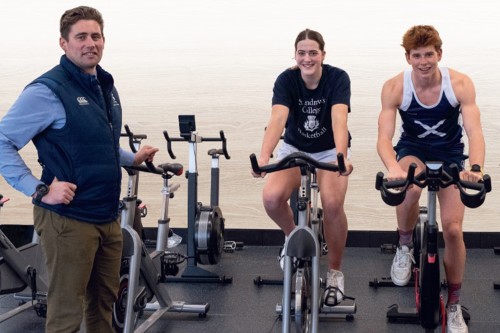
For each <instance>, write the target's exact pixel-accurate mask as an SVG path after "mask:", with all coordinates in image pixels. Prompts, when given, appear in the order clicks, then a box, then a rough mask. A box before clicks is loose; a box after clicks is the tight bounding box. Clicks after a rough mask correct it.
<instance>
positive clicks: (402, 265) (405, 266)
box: [391, 245, 415, 287]
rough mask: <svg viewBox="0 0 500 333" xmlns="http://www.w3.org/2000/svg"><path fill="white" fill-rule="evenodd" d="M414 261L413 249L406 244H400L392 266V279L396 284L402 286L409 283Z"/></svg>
mask: <svg viewBox="0 0 500 333" xmlns="http://www.w3.org/2000/svg"><path fill="white" fill-rule="evenodd" d="M414 263H415V259H414V258H413V249H410V248H408V246H406V245H400V246H398V248H397V250H396V255H395V256H394V260H393V261H392V267H391V279H392V282H393V283H394V284H395V285H396V286H401V287H402V286H406V285H407V284H408V281H410V279H411V272H412V265H413V264H414Z"/></svg>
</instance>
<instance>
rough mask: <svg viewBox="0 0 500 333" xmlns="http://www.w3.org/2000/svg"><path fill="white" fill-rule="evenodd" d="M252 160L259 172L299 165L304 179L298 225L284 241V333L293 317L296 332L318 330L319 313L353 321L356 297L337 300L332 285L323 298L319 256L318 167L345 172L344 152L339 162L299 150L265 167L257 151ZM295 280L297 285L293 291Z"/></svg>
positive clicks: (278, 308) (281, 308)
mask: <svg viewBox="0 0 500 333" xmlns="http://www.w3.org/2000/svg"><path fill="white" fill-rule="evenodd" d="M250 161H251V164H252V169H253V171H254V172H255V173H257V174H261V173H271V172H276V171H280V170H285V169H290V168H296V167H298V168H300V174H301V182H300V188H299V190H298V198H297V210H296V212H297V215H298V216H297V223H298V225H297V227H296V228H295V229H294V230H293V231H292V232H291V233H290V235H289V237H288V238H287V240H286V242H285V248H284V255H285V257H284V269H283V271H284V273H283V275H284V279H283V299H282V304H278V305H277V306H276V312H277V313H278V314H279V315H281V317H282V332H283V333H288V332H290V329H291V319H292V318H293V319H294V324H295V328H296V331H297V332H311V333H316V332H318V323H319V318H320V316H322V317H333V316H339V315H340V316H343V317H345V318H346V319H347V320H352V319H353V314H354V313H355V312H356V304H355V302H354V299H353V298H351V297H348V296H345V295H344V299H343V300H342V301H337V299H336V294H337V290H330V289H329V288H326V289H325V290H324V291H323V293H322V295H323V297H320V289H321V287H322V286H321V285H322V281H321V279H320V276H319V257H320V255H321V254H322V253H323V251H322V246H321V237H322V234H321V232H320V230H321V228H322V222H323V219H322V214H321V213H320V212H319V211H320V209H319V208H318V204H317V202H318V200H317V199H318V191H319V187H318V183H317V179H316V170H317V169H321V170H326V171H332V172H339V171H340V172H342V171H344V170H345V164H344V158H343V155H342V154H338V156H337V161H338V162H337V163H338V165H335V164H331V163H322V162H318V161H316V160H314V159H313V158H311V157H309V156H308V155H305V154H303V153H300V152H297V153H292V154H290V155H288V156H287V157H285V158H283V159H282V160H280V161H279V162H277V163H275V164H268V165H266V166H259V165H258V162H257V158H256V156H255V154H252V155H250ZM294 278H295V281H293V279H294ZM293 282H295V284H294V285H295V288H294V290H293V291H292V286H293ZM332 295H333V297H332ZM332 299H334V300H333V301H331V300H332Z"/></svg>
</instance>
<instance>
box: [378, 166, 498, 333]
mask: <svg viewBox="0 0 500 333" xmlns="http://www.w3.org/2000/svg"><path fill="white" fill-rule="evenodd" d="M425 167H426V168H425V170H424V171H422V172H421V173H419V174H418V175H416V176H415V170H416V168H417V166H416V164H414V163H412V164H411V165H410V167H409V168H408V174H407V177H406V179H403V180H395V181H388V180H386V179H384V174H383V173H382V172H379V173H378V174H377V178H376V182H375V188H376V189H377V190H379V191H380V193H381V196H382V200H383V201H384V202H385V203H386V204H388V205H390V206H397V205H400V204H401V203H402V202H403V201H404V199H405V196H406V190H407V189H408V188H409V187H410V186H412V185H415V186H418V187H420V188H427V207H423V209H421V210H420V216H419V222H418V223H417V225H416V227H415V229H414V237H413V241H414V257H415V269H414V272H415V299H416V309H411V310H410V311H400V309H399V308H398V306H397V305H393V306H391V307H390V309H389V311H388V312H387V318H388V319H389V321H390V322H396V321H417V322H419V323H420V324H421V326H422V327H423V328H425V329H426V330H428V331H431V332H432V331H434V329H435V328H436V327H437V326H438V325H439V322H440V318H441V321H442V323H443V325H442V326H443V327H445V325H444V323H445V317H446V316H445V307H444V301H443V298H442V297H441V295H440V289H441V284H440V266H439V253H438V249H439V242H438V240H439V237H438V236H439V227H438V224H437V221H436V197H437V193H438V192H439V189H440V188H446V187H449V186H452V185H453V186H456V187H457V188H458V190H459V191H460V199H461V200H462V202H463V203H464V205H465V206H467V207H469V208H477V207H479V206H481V205H482V204H483V202H484V200H485V198H486V193H487V192H490V191H491V179H490V177H489V175H484V176H483V181H482V182H479V183H475V182H467V181H463V180H461V179H460V175H459V169H458V167H457V165H456V164H453V165H451V166H450V168H451V175H450V174H448V173H447V172H446V171H444V169H443V163H442V162H427V163H426V164H425ZM394 189H397V190H394ZM467 189H469V190H472V192H470V191H467ZM463 314H464V319H465V320H466V321H468V320H469V318H470V316H469V314H468V313H467V312H466V311H465V309H463Z"/></svg>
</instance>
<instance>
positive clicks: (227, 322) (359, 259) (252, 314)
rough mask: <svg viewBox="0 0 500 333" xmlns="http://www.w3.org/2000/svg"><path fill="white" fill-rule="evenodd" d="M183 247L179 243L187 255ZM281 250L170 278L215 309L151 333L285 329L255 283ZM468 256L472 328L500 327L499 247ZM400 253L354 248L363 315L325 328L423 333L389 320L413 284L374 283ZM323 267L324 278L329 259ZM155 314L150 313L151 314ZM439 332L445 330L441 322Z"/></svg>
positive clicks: (272, 269)
mask: <svg viewBox="0 0 500 333" xmlns="http://www.w3.org/2000/svg"><path fill="white" fill-rule="evenodd" d="M183 247H184V245H181V246H179V248H180V250H181V252H182V251H183V250H184V249H183ZM278 251H279V246H255V245H252V246H244V247H243V248H242V249H241V250H238V251H235V252H233V253H224V254H223V256H222V260H221V261H220V262H219V264H217V265H215V266H203V267H204V268H206V269H207V270H210V271H212V272H215V273H217V274H219V275H220V276H226V277H232V279H233V280H232V283H231V284H224V285H223V284H213V283H184V282H183V283H173V282H171V283H169V287H170V288H169V291H170V294H171V297H172V299H173V300H175V301H186V302H189V303H209V304H210V311H209V312H208V315H207V316H206V317H205V318H199V317H198V316H197V315H194V314H184V313H167V314H165V315H164V316H163V317H162V318H161V319H160V320H159V321H158V322H157V323H156V324H155V325H154V326H153V327H152V328H151V329H150V330H148V332H151V333H160V332H161V333H168V332H178V333H192V332H204V333H215V332H217V333H219V332H231V333H232V332H238V333H239V332H242V333H246V332H249V333H254V332H255V333H268V332H269V333H271V332H281V321H280V320H279V319H278V316H277V315H276V312H275V307H276V304H277V303H278V302H280V299H281V286H278V285H263V286H256V285H255V284H254V279H255V278H256V277H257V276H261V277H262V278H264V279H281V278H282V273H281V270H280V268H279V265H278V262H277V260H276V257H277V254H278ZM182 253H184V252H182ZM467 255H468V257H467V267H466V272H465V278H464V282H463V290H462V297H461V299H462V303H463V304H462V305H464V306H465V307H467V308H468V309H469V313H470V316H471V320H470V322H469V329H470V332H483V333H490V332H491V333H493V332H500V316H498V313H499V309H500V290H494V288H493V283H494V282H500V256H496V255H495V253H494V251H493V249H492V248H489V249H485V248H482V249H481V248H472V249H469V248H468V249H467ZM392 258H393V255H392V254H388V253H383V252H382V251H381V250H380V247H347V248H346V252H345V259H344V267H343V271H344V274H345V276H346V281H345V292H346V294H347V295H349V296H352V297H355V298H356V304H357V312H356V313H355V314H354V320H353V321H350V322H349V321H346V320H344V319H343V318H342V319H339V318H337V319H331V318H329V319H326V320H321V321H320V325H319V332H363V333H367V332H403V331H404V332H409V333H410V332H423V329H422V328H421V327H420V326H419V325H418V324H411V323H390V322H388V320H387V319H386V312H387V309H388V307H389V306H391V305H392V304H399V306H400V307H406V308H410V307H413V306H414V295H413V288H411V287H378V288H374V287H372V286H370V281H373V280H374V279H375V278H379V279H380V278H381V277H387V276H388V275H389V274H388V273H389V267H390V265H391V262H392ZM321 266H322V272H323V275H324V274H325V273H324V271H325V269H326V258H324V257H322V258H321ZM181 272H182V267H181ZM443 293H444V294H446V290H444V289H443ZM16 306H17V300H15V299H14V298H13V296H12V295H2V296H0V315H1V314H3V313H5V312H7V311H9V310H11V309H12V308H14V307H16ZM148 315H149V314H148V313H147V312H146V313H145V314H144V317H143V319H144V318H146V317H147V316H148ZM143 319H141V320H143ZM83 331H84V330H82V332H83ZM436 331H440V327H439V328H438V329H437V330H436ZM0 332H2V333H11V332H16V333H17V332H44V319H43V318H39V317H37V316H36V314H35V313H34V311H32V310H31V309H29V310H27V311H24V312H22V313H20V314H18V315H17V316H15V317H13V318H11V319H9V320H7V321H4V322H3V323H0Z"/></svg>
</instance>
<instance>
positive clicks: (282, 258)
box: [278, 244, 297, 272]
mask: <svg viewBox="0 0 500 333" xmlns="http://www.w3.org/2000/svg"><path fill="white" fill-rule="evenodd" d="M278 260H279V262H280V267H281V270H282V271H284V270H285V268H284V267H285V244H283V247H282V248H281V250H280V255H279V256H278ZM296 265H297V258H292V272H293V271H294V269H295V266H296Z"/></svg>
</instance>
